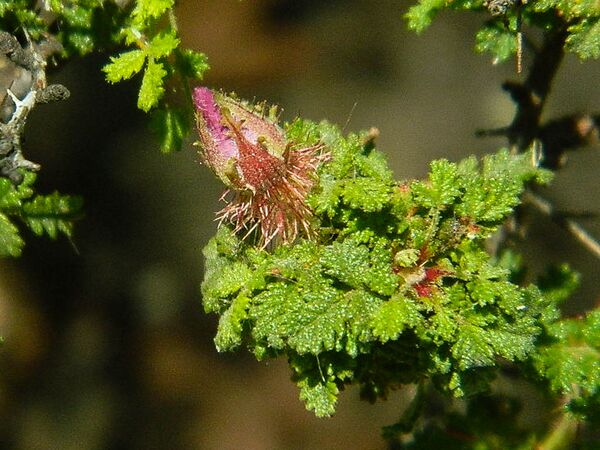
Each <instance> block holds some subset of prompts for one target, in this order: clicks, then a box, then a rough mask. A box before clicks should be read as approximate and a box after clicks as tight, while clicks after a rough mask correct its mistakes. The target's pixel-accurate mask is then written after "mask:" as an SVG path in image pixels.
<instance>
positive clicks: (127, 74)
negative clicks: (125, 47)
mask: <svg viewBox="0 0 600 450" xmlns="http://www.w3.org/2000/svg"><path fill="white" fill-rule="evenodd" d="M144 61H146V53H145V52H144V51H143V50H131V51H128V52H125V53H121V54H120V55H119V56H116V57H115V56H111V57H110V63H108V64H107V65H105V66H104V67H103V68H102V70H103V71H104V73H105V74H106V80H107V81H109V82H110V83H117V82H119V81H121V80H127V79H129V78H131V77H132V76H134V75H135V74H136V73H138V72H139V71H140V70H142V67H143V66H144Z"/></svg>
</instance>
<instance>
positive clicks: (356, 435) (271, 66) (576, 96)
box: [0, 0, 600, 450]
mask: <svg viewBox="0 0 600 450" xmlns="http://www.w3.org/2000/svg"><path fill="white" fill-rule="evenodd" d="M407 3H411V2H398V1H390V0H387V1H377V2H375V1H367V0H345V1H341V0H338V1H329V2H320V1H316V0H312V1H311V0H302V1H300V0H280V1H277V0H271V1H266V0H262V1H258V0H254V1H245V2H239V1H234V0H202V1H192V0H188V1H181V2H179V4H178V5H179V6H178V10H177V13H178V17H179V22H180V23H179V25H180V29H181V34H182V38H183V41H184V45H185V46H188V47H191V48H194V49H197V50H201V51H204V52H206V53H207V54H208V56H209V60H210V63H211V66H212V69H211V70H210V71H209V72H208V74H207V78H206V80H205V82H206V84H207V85H208V86H210V87H215V88H222V89H224V90H226V91H236V92H237V93H238V94H239V95H241V96H242V97H247V98H256V99H266V100H268V101H269V102H272V103H278V104H280V105H281V106H282V107H283V108H284V114H283V118H284V119H291V118H293V117H294V116H296V115H298V114H301V115H303V116H304V117H307V118H309V119H313V120H320V119H322V118H328V119H329V120H331V121H333V122H336V123H339V124H340V125H342V126H344V125H345V127H346V129H347V130H348V131H356V130H359V129H363V128H369V127H371V126H377V127H378V128H379V129H380V130H381V137H380V139H379V141H378V144H379V148H380V149H381V150H382V151H384V152H385V153H386V154H387V155H388V157H389V161H390V165H391V166H392V168H393V170H394V171H395V173H396V175H397V176H398V178H410V177H421V176H424V175H425V174H426V172H427V165H428V163H429V161H430V160H432V159H435V158H442V157H444V158H448V159H450V160H458V159H460V158H461V157H464V156H467V155H470V154H476V155H483V154H485V153H488V152H492V151H494V150H496V149H497V148H498V147H500V146H502V145H504V144H505V143H504V142H503V141H502V139H485V140H482V139H479V138H476V137H475V136H474V131H475V130H476V129H478V128H495V127H501V126H504V125H506V124H508V123H509V122H510V120H511V119H512V114H513V113H514V108H513V105H512V104H511V102H510V101H509V99H508V97H507V96H506V95H505V94H504V93H503V92H502V91H501V89H500V85H501V83H502V82H503V81H505V80H506V79H518V75H517V74H516V73H515V69H514V64H513V63H512V62H508V63H506V64H504V65H501V66H493V65H492V64H490V57H489V56H486V55H484V56H482V55H475V54H474V53H473V51H472V48H473V45H474V41H473V34H474V31H475V30H476V29H477V27H478V25H479V24H480V23H481V21H482V20H484V18H485V17H484V16H483V15H480V16H478V15H475V14H457V13H455V14H443V15H442V16H441V17H440V18H439V20H437V21H436V22H434V25H433V26H432V27H431V28H430V29H429V30H427V31H426V32H425V33H424V34H422V35H420V36H419V35H416V34H414V33H412V32H409V31H408V30H407V29H406V23H405V21H404V20H403V18H402V14H403V13H404V12H405V11H406V8H407ZM106 62H107V56H105V55H97V56H93V57H87V58H85V59H81V60H75V61H71V62H69V63H68V64H65V65H64V66H63V67H60V68H58V69H55V70H53V71H51V72H50V74H49V77H50V82H60V83H63V84H65V85H67V86H68V87H69V89H70V91H71V98H70V99H69V100H68V101H66V102H60V103H54V104H49V105H41V106H39V107H38V108H36V109H35V110H34V111H33V113H32V114H31V116H30V119H29V122H28V123H27V130H26V139H27V140H26V143H25V151H26V157H28V159H30V160H32V161H36V162H39V163H41V164H42V166H43V169H42V171H41V172H40V176H39V180H38V182H39V188H40V192H51V191H52V190H54V189H57V190H59V191H61V192H65V193H75V194H80V195H82V196H83V197H84V199H85V203H86V206H85V212H86V216H85V218H84V220H82V221H81V222H79V223H78V224H77V227H76V231H75V235H74V238H73V245H71V243H69V242H68V241H67V240H66V239H60V240H58V241H56V242H52V241H50V240H48V239H36V238H34V237H33V236H29V235H27V236H26V241H27V246H26V249H25V251H24V255H23V257H22V258H20V259H17V260H10V259H5V260H2V261H0V335H2V336H3V337H4V345H3V347H1V348H0V448H15V449H26V450H29V449H54V448H56V449H105V448H107V449H113V448H114V449H119V448H123V449H129V448H144V449H152V448H157V449H163V448H164V449H187V448H198V449H238V448H244V449H308V448H311V449H313V448H314V449H382V448H385V444H384V442H383V441H382V440H381V438H380V427H381V426H382V425H385V424H389V423H391V422H393V421H394V420H396V419H397V418H398V416H399V414H400V411H401V409H402V404H403V401H402V400H403V394H402V393H398V394H396V395H395V396H393V397H392V398H391V399H390V401H388V402H385V403H379V404H376V405H369V404H367V403H363V402H360V401H359V400H358V392H357V391H356V390H355V389H349V390H347V391H346V392H344V393H343V394H342V395H341V400H340V403H339V408H338V413H337V414H336V416H334V417H333V418H331V419H316V418H315V417H314V416H313V414H312V413H310V412H307V411H305V410H304V406H303V404H302V403H301V402H300V401H299V400H298V397H297V396H298V392H297V389H296V387H295V386H294V385H293V384H292V383H291V382H290V381H289V375H290V373H289V369H288V368H287V366H286V362H285V361H284V360H277V361H269V362H262V363H258V362H256V361H254V359H253V358H252V357H251V356H250V355H248V354H247V353H246V352H244V351H241V352H238V353H237V354H218V353H217V352H216V350H215V348H214V346H213V343H212V337H213V335H214V333H215V329H216V318H215V317H214V316H207V315H205V314H204V312H203V309H202V305H201V301H200V292H199V285H200V282H201V280H202V274H203V258H202V254H201V250H202V247H203V246H204V245H205V244H206V243H207V241H208V239H209V238H210V236H211V235H212V234H213V233H214V231H215V227H216V224H215V223H214V222H213V213H214V211H216V210H218V209H219V204H218V198H219V196H220V193H221V191H222V189H223V188H222V186H221V185H220V184H219V182H218V181H217V180H216V179H215V178H214V177H213V176H212V174H211V173H210V172H209V170H208V169H207V168H205V167H202V166H200V164H199V163H198V158H197V155H196V153H195V152H196V150H195V149H194V148H193V147H192V146H191V141H190V143H188V145H186V146H185V148H184V150H183V151H182V152H180V153H177V154H173V155H162V154H160V153H159V149H158V148H157V143H156V141H155V140H154V139H153V136H152V135H151V134H150V133H149V132H148V128H147V120H146V117H145V116H144V114H142V113H141V112H139V111H137V110H136V109H135V102H136V92H137V89H138V87H139V82H140V80H139V79H134V80H133V81H131V82H128V83H122V84H119V85H115V86H109V85H108V84H106V83H105V82H104V80H103V75H102V73H101V71H100V68H101V67H102V65H103V64H105V63H106ZM599 69H600V65H599V64H598V62H586V63H585V64H581V63H580V62H579V61H578V60H577V59H576V58H574V57H572V56H569V57H567V58H566V60H565V63H564V64H563V67H562V68H561V70H560V72H559V74H558V78H557V80H556V82H555V84H554V91H553V93H552V94H551V97H550V100H549V104H548V109H547V110H546V115H545V117H547V118H552V117H556V116H557V115H560V114H566V113H573V112H577V111H579V112H592V111H598V109H600V108H599V105H600V92H599V91H598V89H597V86H598V73H599ZM599 162H600V152H598V147H595V148H591V149H587V150H582V151H579V152H576V153H574V154H573V155H572V156H571V158H570V161H569V164H568V166H567V167H566V168H564V169H563V170H561V171H560V172H559V173H558V174H557V176H556V179H555V181H554V183H553V185H552V187H551V188H549V189H548V190H546V191H545V193H544V195H546V196H547V197H548V198H550V199H552V200H553V201H554V202H555V203H556V205H557V207H559V208H562V209H569V210H578V211H581V210H586V211H590V212H596V213H597V212H598V211H599V209H600V205H599V202H598V200H597V199H598V196H599V195H600V188H599V187H598V183H597V176H596V173H597V169H598V167H599ZM585 226H586V227H587V228H588V229H589V230H590V231H592V232H593V233H594V234H595V235H596V236H600V224H599V221H598V220H597V219H592V220H588V221H586V222H585ZM524 248H525V249H526V250H527V251H528V253H529V256H528V260H529V262H530V263H532V266H533V267H541V266H543V265H545V264H547V263H558V262H563V261H568V262H569V263H570V264H571V265H572V266H573V267H574V268H575V269H577V270H578V271H580V272H581V273H582V274H583V275H584V279H583V284H582V288H581V289H580V290H579V292H578V294H577V295H576V297H575V298H574V299H573V300H572V302H571V303H570V304H569V305H566V306H565V309H566V311H567V312H568V313H569V314H576V313H578V312H580V311H582V310H584V309H585V308H586V307H589V306H591V305H593V304H595V303H596V302H597V301H598V295H599V292H600V286H599V283H598V279H597V274H598V271H597V265H598V261H597V260H596V259H594V258H593V257H592V256H590V255H589V254H588V253H587V252H586V251H585V250H583V249H582V248H581V247H580V246H579V244H577V243H576V241H574V240H573V239H572V238H571V237H570V236H569V235H567V234H566V233H565V232H563V231H562V230H561V229H560V228H558V227H557V226H555V225H553V224H551V223H548V222H547V221H545V219H543V218H537V223H536V226H535V227H534V228H533V229H532V233H531V234H530V236H529V238H528V240H527V242H526V243H525V246H524ZM407 392H408V393H409V394H410V388H407Z"/></svg>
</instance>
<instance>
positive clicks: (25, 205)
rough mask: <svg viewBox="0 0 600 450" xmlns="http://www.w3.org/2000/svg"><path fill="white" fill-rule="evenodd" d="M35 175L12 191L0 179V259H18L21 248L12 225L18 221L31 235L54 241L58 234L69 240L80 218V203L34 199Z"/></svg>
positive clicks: (66, 198) (61, 198)
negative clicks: (11, 257) (9, 257)
mask: <svg viewBox="0 0 600 450" xmlns="http://www.w3.org/2000/svg"><path fill="white" fill-rule="evenodd" d="M34 181H35V175H34V174H32V173H27V174H25V178H24V181H23V182H22V183H21V184H20V185H19V186H17V187H15V186H14V185H13V184H12V183H11V182H10V181H9V180H8V179H6V178H0V256H19V255H20V254H21V251H22V249H23V246H24V242H23V239H22V238H21V235H20V233H19V229H18V228H17V226H16V225H15V223H14V221H15V220H19V221H20V222H21V223H23V224H24V225H26V226H27V227H28V228H29V229H30V230H31V231H33V233H34V234H36V235H38V236H41V235H47V236H49V237H50V238H52V239H56V238H57V237H58V234H59V233H62V234H64V235H65V236H67V237H68V238H70V237H71V235H72V232H73V221H74V220H76V219H77V218H79V217H80V215H81V199H79V198H78V197H70V196H64V195H60V194H58V193H57V192H54V193H53V194H50V195H46V196H43V195H35V194H34V190H33V183H34Z"/></svg>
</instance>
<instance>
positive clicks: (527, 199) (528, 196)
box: [523, 191, 600, 259]
mask: <svg viewBox="0 0 600 450" xmlns="http://www.w3.org/2000/svg"><path fill="white" fill-rule="evenodd" d="M523 202H524V203H528V204H530V205H532V206H533V207H535V208H536V209H537V210H538V211H540V212H541V213H543V214H545V215H547V216H548V217H550V218H551V219H552V220H553V221H554V222H555V223H556V224H558V225H559V226H561V227H562V228H564V229H566V230H567V231H569V232H570V233H571V234H572V235H573V236H574V237H575V238H576V239H577V240H578V241H579V242H580V243H581V244H582V245H583V246H584V247H585V248H586V249H588V250H589V251H590V252H591V253H592V254H593V255H594V256H596V257H597V258H598V259H600V243H599V242H598V241H597V240H596V239H595V238H594V237H593V236H592V235H591V234H590V233H589V232H588V231H587V230H586V229H585V228H583V226H581V225H580V224H579V223H577V222H576V221H574V220H573V219H570V218H567V217H565V216H564V214H561V213H559V212H557V211H556V210H555V209H554V207H553V206H552V203H550V202H549V201H548V200H546V199H545V198H543V197H540V196H539V195H537V194H534V193H533V192H531V191H526V192H525V193H524V194H523Z"/></svg>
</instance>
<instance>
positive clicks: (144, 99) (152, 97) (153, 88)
mask: <svg viewBox="0 0 600 450" xmlns="http://www.w3.org/2000/svg"><path fill="white" fill-rule="evenodd" d="M166 76H167V71H166V70H165V67H164V65H163V64H162V63H160V62H157V61H155V60H154V58H148V65H147V66H146V71H145V72H144V78H143V79H142V87H141V88H140V93H139V96H138V103H137V104H138V108H140V109H141V110H142V111H144V112H148V111H150V110H151V109H152V108H154V107H155V106H157V105H158V102H159V100H160V99H161V97H162V96H163V94H164V93H165V88H164V86H163V79H164V77H166Z"/></svg>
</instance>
